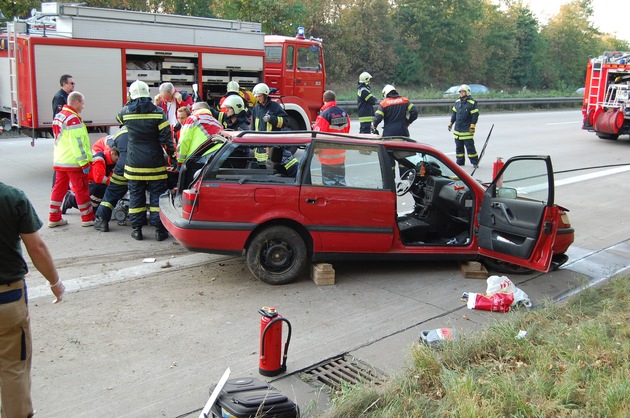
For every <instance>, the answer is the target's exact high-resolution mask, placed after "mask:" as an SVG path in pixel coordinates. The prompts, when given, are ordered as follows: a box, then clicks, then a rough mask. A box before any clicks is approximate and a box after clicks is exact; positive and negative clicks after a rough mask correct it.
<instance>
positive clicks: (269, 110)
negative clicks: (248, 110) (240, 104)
mask: <svg viewBox="0 0 630 418" xmlns="http://www.w3.org/2000/svg"><path fill="white" fill-rule="evenodd" d="M265 115H269V119H268V120H267V121H265V120H264V118H265ZM288 118H289V115H288V114H287V112H285V111H284V109H283V108H282V106H281V105H280V104H279V103H277V102H274V101H273V100H271V99H267V103H266V104H265V105H264V106H263V104H262V103H260V102H258V104H257V105H256V106H254V110H253V111H252V125H251V128H252V130H253V131H279V130H281V129H282V128H284V127H285V126H287V122H288Z"/></svg>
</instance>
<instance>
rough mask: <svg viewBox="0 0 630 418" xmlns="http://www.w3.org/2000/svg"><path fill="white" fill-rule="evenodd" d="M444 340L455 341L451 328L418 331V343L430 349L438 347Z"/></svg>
mask: <svg viewBox="0 0 630 418" xmlns="http://www.w3.org/2000/svg"><path fill="white" fill-rule="evenodd" d="M445 340H452V341H454V340H457V333H456V332H455V330H454V329H452V328H436V329H427V330H424V331H420V341H422V342H424V343H426V344H428V345H429V346H430V347H433V346H436V345H440V344H441V343H442V342H443V341H445Z"/></svg>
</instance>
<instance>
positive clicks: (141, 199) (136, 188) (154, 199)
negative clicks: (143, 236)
mask: <svg viewBox="0 0 630 418" xmlns="http://www.w3.org/2000/svg"><path fill="white" fill-rule="evenodd" d="M128 185H129V219H130V220H131V226H132V228H133V229H138V228H142V226H143V225H146V224H147V193H148V194H149V214H150V215H149V222H148V223H149V225H152V226H155V227H156V228H158V229H164V226H163V225H162V221H160V195H161V194H162V193H164V192H166V190H167V187H168V186H167V180H166V179H164V180H148V181H147V180H129V183H128Z"/></svg>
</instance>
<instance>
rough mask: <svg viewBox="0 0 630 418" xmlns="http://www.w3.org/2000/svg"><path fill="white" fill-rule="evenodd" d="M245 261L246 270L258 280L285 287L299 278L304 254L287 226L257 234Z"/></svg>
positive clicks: (304, 263)
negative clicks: (284, 285)
mask: <svg viewBox="0 0 630 418" xmlns="http://www.w3.org/2000/svg"><path fill="white" fill-rule="evenodd" d="M245 257H246V259H247V267H248V268H249V270H250V271H251V272H252V274H253V275H254V276H256V278H258V279H259V280H261V281H263V282H265V283H269V284H286V283H290V282H292V281H293V280H295V279H297V278H298V277H299V276H300V274H301V273H302V271H303V270H304V268H305V267H306V263H307V260H308V253H307V251H306V244H304V240H303V239H302V237H301V236H300V234H298V233H297V232H296V231H295V230H294V229H292V228H289V227H288V226H282V225H278V226H272V227H269V228H265V229H263V230H262V231H260V232H258V233H257V234H256V236H255V237H254V238H253V239H252V242H251V244H250V245H249V247H248V248H247V253H246V255H245Z"/></svg>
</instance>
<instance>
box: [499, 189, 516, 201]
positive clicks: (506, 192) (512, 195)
mask: <svg viewBox="0 0 630 418" xmlns="http://www.w3.org/2000/svg"><path fill="white" fill-rule="evenodd" d="M497 197H500V198H501V199H516V189H515V188H513V187H499V188H498V189H497Z"/></svg>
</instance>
